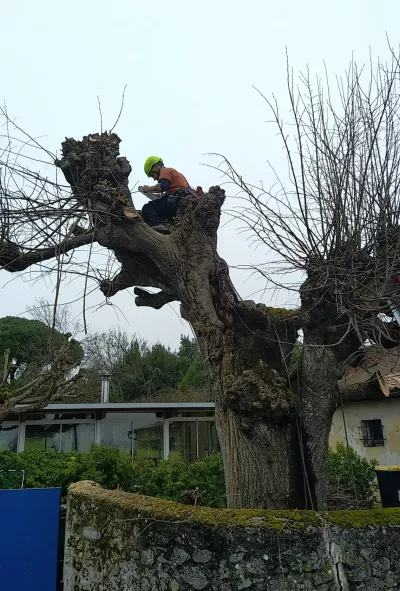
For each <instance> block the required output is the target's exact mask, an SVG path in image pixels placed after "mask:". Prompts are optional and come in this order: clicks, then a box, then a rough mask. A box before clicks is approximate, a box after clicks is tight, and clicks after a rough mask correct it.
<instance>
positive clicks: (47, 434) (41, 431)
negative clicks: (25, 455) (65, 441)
mask: <svg viewBox="0 0 400 591" xmlns="http://www.w3.org/2000/svg"><path fill="white" fill-rule="evenodd" d="M25 450H26V451H34V450H37V451H49V450H54V451H59V450H60V425H27V426H26V434H25Z"/></svg>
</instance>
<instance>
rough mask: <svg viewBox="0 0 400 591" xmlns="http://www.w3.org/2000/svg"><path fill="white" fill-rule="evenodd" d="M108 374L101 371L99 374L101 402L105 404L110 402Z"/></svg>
mask: <svg viewBox="0 0 400 591" xmlns="http://www.w3.org/2000/svg"><path fill="white" fill-rule="evenodd" d="M110 375H111V374H109V373H103V375H102V376H101V403H102V404H107V402H110Z"/></svg>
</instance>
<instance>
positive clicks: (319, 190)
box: [0, 59, 400, 508]
mask: <svg viewBox="0 0 400 591" xmlns="http://www.w3.org/2000/svg"><path fill="white" fill-rule="evenodd" d="M398 75H399V65H398V61H397V60H396V59H394V63H393V65H391V66H390V67H389V68H386V69H385V68H384V67H382V66H380V65H379V66H378V76H377V77H372V78H371V84H370V86H369V89H368V87H367V92H366V93H365V92H364V91H363V88H362V84H361V78H360V76H359V75H358V73H357V70H356V68H355V66H354V65H353V66H352V69H351V72H350V74H349V77H348V78H347V81H346V82H345V83H344V84H343V86H342V89H344V95H343V96H344V101H343V104H342V105H340V104H339V106H338V109H339V111H338V110H336V109H334V108H333V106H332V103H331V102H330V101H329V98H328V99H327V100H326V99H325V98H324V96H323V92H322V89H321V88H320V89H319V90H320V91H319V92H317V93H314V92H312V88H311V84H310V83H309V84H308V87H309V90H310V94H309V95H308V94H307V85H306V92H305V93H304V94H301V93H299V94H298V96H297V97H296V96H295V95H296V93H297V91H295V90H294V89H293V87H292V86H291V85H289V90H290V96H291V98H292V101H293V106H294V117H295V127H294V129H295V139H296V138H297V144H298V145H297V152H295V154H293V153H292V151H291V148H290V144H289V140H288V138H287V136H286V134H285V132H284V131H283V127H282V125H283V124H282V123H281V120H280V117H279V113H278V112H277V111H276V119H277V124H278V127H279V129H281V130H282V138H283V141H284V144H285V146H286V148H287V154H288V159H289V165H290V167H291V168H290V172H291V176H290V179H289V181H290V183H291V186H292V189H291V190H290V189H287V190H286V192H283V193H281V194H275V195H271V194H269V195H267V199H263V195H255V193H254V190H250V189H249V188H248V187H247V186H246V185H244V184H243V182H242V180H241V179H240V177H238V176H236V175H235V173H234V171H233V169H232V168H230V169H229V170H228V171H227V172H228V174H230V175H231V177H232V178H233V180H235V182H237V183H239V184H240V185H241V186H242V188H243V189H244V190H245V191H246V192H247V194H248V195H249V198H250V201H251V207H249V208H247V209H246V211H245V212H242V214H241V215H242V218H243V216H245V215H247V219H248V221H249V224H250V225H251V227H252V228H253V230H255V231H256V233H257V235H258V236H259V237H260V238H261V239H262V240H264V242H265V243H266V244H267V245H268V246H269V247H270V248H272V250H274V251H275V252H278V253H279V257H280V258H283V259H284V260H285V261H286V263H287V264H288V265H289V266H288V267H287V268H288V269H289V270H291V271H293V270H300V271H301V272H303V273H305V274H306V276H305V277H304V281H303V284H302V286H301V288H300V290H299V294H300V307H299V309H298V310H297V311H287V310H276V309H271V308H267V307H266V306H264V305H262V304H256V303H254V302H252V301H243V300H241V298H240V297H239V296H238V294H237V292H236V290H235V288H234V286H233V285H232V282H231V279H230V277H229V270H228V266H227V264H226V262H225V261H224V260H222V259H221V257H220V256H219V255H218V252H217V231H218V226H219V221H220V215H221V207H222V205H223V203H224V200H225V193H224V191H223V190H222V189H221V188H219V187H211V188H210V190H209V191H208V193H207V194H206V195H205V196H204V197H202V198H201V199H198V198H197V197H195V196H193V197H185V198H182V200H181V202H180V206H179V209H178V214H177V218H176V221H175V223H174V225H173V226H172V227H171V234H170V235H168V236H165V235H161V234H158V233H156V232H155V231H154V230H152V228H150V227H149V226H147V225H146V224H145V222H144V221H143V219H142V218H141V216H140V214H138V213H134V214H133V217H132V216H131V217H130V218H127V217H125V215H124V207H125V206H126V205H128V206H131V207H132V208H133V203H132V199H131V193H130V191H129V188H128V177H129V174H130V172H131V168H130V165H129V163H128V161H127V160H126V159H125V158H121V157H120V156H119V144H120V139H119V137H118V136H117V135H116V134H114V133H101V134H94V135H89V136H86V137H84V138H83V140H81V141H76V140H74V139H72V138H70V139H67V140H66V141H65V142H64V143H63V144H62V158H61V159H59V160H57V161H56V166H57V167H58V168H59V169H60V170H61V171H62V173H63V174H64V177H65V179H66V180H67V182H68V184H69V186H70V191H68V190H67V189H66V188H62V187H60V186H59V185H54V184H51V183H49V182H46V181H45V180H44V179H40V181H41V184H40V191H39V193H38V192H36V193H35V194H34V195H33V196H32V194H30V195H29V196H28V195H27V194H26V193H23V195H21V192H20V190H19V189H16V191H15V193H14V194H13V193H12V192H10V186H8V188H7V189H4V188H3V189H2V191H3V194H2V209H3V219H2V227H1V228H0V235H1V237H2V241H1V244H0V264H1V265H2V267H3V268H4V269H5V270H7V271H9V272H23V271H24V270H25V269H28V268H29V267H31V266H32V265H35V264H40V265H42V266H45V269H46V272H51V269H52V267H51V263H50V262H49V261H51V260H52V259H53V260H54V259H56V261H57V265H56V268H57V269H59V268H60V264H63V263H64V267H63V270H65V271H66V270H71V269H72V271H76V272H82V269H83V268H85V265H86V272H88V270H89V269H91V267H90V264H89V263H87V261H83V262H82V258H79V254H75V255H73V254H71V253H72V251H75V250H76V249H79V248H80V247H84V246H85V245H86V246H88V245H89V251H92V249H93V248H94V246H93V245H94V244H95V243H98V244H99V245H100V246H102V247H104V248H105V249H108V250H109V251H111V252H112V253H114V255H115V257H116V259H117V260H118V261H119V264H120V271H119V273H118V274H117V275H115V276H114V277H112V278H105V279H104V278H103V279H102V280H101V281H100V289H101V290H102V292H103V293H104V295H105V296H106V297H112V296H113V295H115V294H116V293H117V292H118V291H120V290H123V289H126V288H129V287H132V286H134V287H135V293H136V296H137V297H136V304H137V305H138V306H150V307H152V308H154V309H155V310H158V309H160V308H161V307H162V306H163V305H165V304H167V303H168V302H172V301H179V302H180V303H181V314H182V317H183V318H185V319H186V320H187V321H188V322H189V323H190V324H191V326H192V328H193V330H194V332H195V334H196V336H197V339H198V342H199V346H200V349H201V353H202V356H203V358H204V362H205V364H206V367H207V371H208V374H209V383H210V388H211V390H212V394H213V398H214V400H215V402H216V422H217V428H218V433H219V438H220V444H221V449H222V453H223V457H224V465H225V475H226V486H227V498H228V504H229V506H230V507H269V508H282V507H301V506H304V505H305V504H306V503H307V502H311V505H312V506H313V507H314V508H324V506H325V501H326V473H325V472H326V470H325V466H326V456H327V450H328V437H329V431H330V426H331V419H332V414H333V412H334V410H335V408H336V406H337V404H338V398H339V395H338V389H337V380H338V379H339V378H340V377H341V376H342V373H343V368H344V366H345V365H346V364H349V363H350V362H349V358H350V357H351V355H352V354H353V353H354V352H355V351H356V350H357V349H358V348H359V347H360V345H361V344H362V343H363V342H364V341H365V339H366V337H367V336H368V337H369V338H370V339H373V340H374V341H375V342H376V343H378V344H382V343H383V341H384V340H385V343H387V342H389V341H388V339H391V341H390V342H391V343H392V344H397V343H398V342H399V339H398V333H397V331H396V330H392V327H391V325H388V324H385V323H384V322H383V321H382V320H381V313H385V314H387V313H389V312H390V304H389V303H388V301H395V300H396V297H397V293H398V286H397V283H395V282H394V281H393V278H394V271H395V270H396V265H397V256H396V250H397V245H398V244H399V242H398V239H397V238H396V236H397V217H396V215H397V216H398V214H396V211H397V212H398V211H399V210H400V208H399V207H396V199H397V186H398V184H397V183H398V180H399V178H400V177H399V174H398V171H399V158H398V154H399V150H398V147H399V141H398V138H399V135H398V134H399V127H398V121H397V110H396V105H397V93H396V88H397V79H398ZM372 88H373V89H374V90H371V89H372ZM301 101H303V104H302V103H301ZM329 110H330V112H331V116H332V118H333V121H332V122H329V123H328V121H327V120H326V115H327V112H328V111H329ZM338 112H340V115H338ZM296 159H297V160H298V165H297V164H296V162H295V160H296ZM5 165H6V167H8V169H9V168H10V166H11V164H10V163H9V162H8V163H7V162H6V163H5ZM12 166H13V170H12V173H13V175H14V176H15V175H17V174H20V175H21V176H23V177H24V178H25V179H27V180H28V181H29V180H31V182H32V183H36V184H37V181H38V175H36V174H34V173H32V172H29V171H27V170H25V169H23V168H21V167H18V165H17V164H13V165H12ZM39 178H40V177H39ZM4 186H7V185H4ZM24 200H25V202H24ZM133 210H134V208H133ZM43 212H45V213H43ZM79 215H81V216H85V215H88V219H89V222H90V223H89V227H88V228H87V229H86V230H85V229H83V228H82V227H77V226H76V224H75V226H74V228H73V233H71V232H69V231H68V223H69V221H70V220H73V219H76V217H77V216H79ZM22 225H23V228H24V232H23V233H22V236H23V239H21V237H20V236H21V232H20V230H21V226H22ZM38 227H39V228H41V232H39V238H38ZM29 228H31V232H30V233H29V231H28V229H29ZM56 229H57V230H56ZM50 230H53V232H54V231H57V232H58V233H59V236H60V240H59V241H58V242H57V243H56V244H55V243H54V235H51V232H50ZM262 271H263V272H264V273H266V271H265V270H262ZM382 280H384V281H383V284H382ZM146 288H154V289H156V290H157V291H155V292H150V291H148V290H147V289H146ZM300 328H302V329H303V332H304V343H303V347H302V353H301V357H300V360H298V359H297V363H294V364H293V363H292V361H293V360H294V359H295V358H296V357H297V353H298V348H296V339H297V332H298V329H300ZM368 395H370V392H369V391H365V392H364V391H360V390H359V389H358V390H357V391H356V392H351V391H347V390H346V391H345V392H343V393H342V397H343V399H345V400H348V399H351V397H356V398H357V397H358V398H359V397H361V396H368ZM308 506H310V505H308Z"/></svg>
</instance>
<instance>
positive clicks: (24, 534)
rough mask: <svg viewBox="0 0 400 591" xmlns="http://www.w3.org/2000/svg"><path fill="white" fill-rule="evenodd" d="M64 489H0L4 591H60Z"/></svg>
mask: <svg viewBox="0 0 400 591" xmlns="http://www.w3.org/2000/svg"><path fill="white" fill-rule="evenodd" d="M60 503H61V489H58V488H45V489H25V490H0V589H1V590H3V589H4V591H6V590H7V591H8V590H10V591H27V590H28V589H29V591H56V589H57V568H58V558H59V557H58V545H59V522H60Z"/></svg>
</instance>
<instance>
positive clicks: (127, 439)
mask: <svg viewBox="0 0 400 591" xmlns="http://www.w3.org/2000/svg"><path fill="white" fill-rule="evenodd" d="M132 431H133V425H132V421H131V422H130V423H111V422H106V421H104V422H102V424H101V445H107V446H109V447H116V448H117V449H119V451H122V452H128V453H132Z"/></svg>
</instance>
